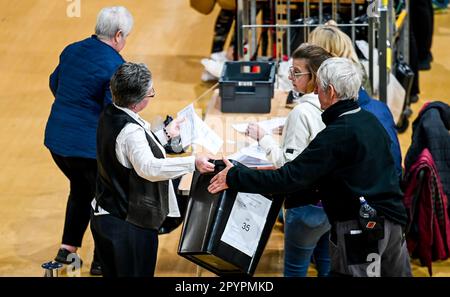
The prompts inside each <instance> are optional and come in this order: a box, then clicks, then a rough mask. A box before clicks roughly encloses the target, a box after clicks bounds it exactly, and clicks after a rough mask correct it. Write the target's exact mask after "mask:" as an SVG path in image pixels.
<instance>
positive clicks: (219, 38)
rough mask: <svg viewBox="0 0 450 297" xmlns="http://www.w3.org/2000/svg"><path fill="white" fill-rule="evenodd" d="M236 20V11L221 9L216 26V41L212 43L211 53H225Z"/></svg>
mask: <svg viewBox="0 0 450 297" xmlns="http://www.w3.org/2000/svg"><path fill="white" fill-rule="evenodd" d="M234 18H235V12H234V10H226V9H221V10H220V12H219V15H218V16H217V19H216V24H215V26H214V39H213V42H212V47H211V53H216V52H221V51H223V47H224V45H225V42H226V41H227V37H228V33H229V32H230V29H231V26H232V25H233V21H234Z"/></svg>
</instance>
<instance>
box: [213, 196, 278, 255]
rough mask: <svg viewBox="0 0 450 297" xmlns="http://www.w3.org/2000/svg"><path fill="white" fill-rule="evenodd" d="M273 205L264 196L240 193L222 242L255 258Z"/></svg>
mask: <svg viewBox="0 0 450 297" xmlns="http://www.w3.org/2000/svg"><path fill="white" fill-rule="evenodd" d="M271 205H272V201H271V200H269V199H267V198H266V197H264V196H262V195H259V194H250V193H238V194H237V196H236V200H235V201H234V204H233V208H232V209H231V213H230V217H229V218H228V221H227V224H226V226H225V230H224V231H223V234H222V237H221V238H220V240H221V241H223V242H225V243H227V244H229V245H231V246H232V247H234V248H236V249H237V250H239V251H241V252H243V253H245V254H246V255H248V256H250V257H253V255H254V254H255V252H256V248H257V247H258V244H259V241H260V239H261V234H262V231H263V229H264V226H265V224H266V220H267V215H268V214H269V210H270V206H271Z"/></svg>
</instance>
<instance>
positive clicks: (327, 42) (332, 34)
mask: <svg viewBox="0 0 450 297" xmlns="http://www.w3.org/2000/svg"><path fill="white" fill-rule="evenodd" d="M308 40H309V42H310V43H312V44H316V45H318V46H321V47H323V48H324V49H326V50H327V51H328V52H329V53H330V54H332V55H333V56H335V57H344V58H348V59H350V60H351V61H353V63H355V64H356V65H358V67H359V68H360V69H361V71H362V73H363V77H362V81H363V82H362V87H361V88H360V89H359V92H358V104H359V106H360V107H361V108H362V109H364V110H366V111H368V112H371V113H372V114H374V115H375V116H376V117H377V119H378V120H379V121H380V123H381V124H382V125H383V127H384V129H386V132H387V133H388V135H389V138H390V139H391V145H390V148H391V155H392V157H393V158H394V162H395V168H396V172H397V175H398V177H399V182H400V181H401V179H402V174H403V169H402V154H401V151H400V143H399V141H398V136H397V129H396V127H395V122H394V118H393V117H392V113H391V111H390V110H389V107H388V106H387V105H386V104H385V103H384V102H381V101H379V100H375V99H373V98H371V97H370V96H369V94H368V92H367V91H366V87H368V86H369V85H370V84H369V78H368V76H367V75H366V74H365V72H364V67H363V66H362V65H361V63H360V61H359V59H358V56H357V55H356V51H355V48H354V47H353V44H352V41H351V39H350V37H349V36H348V35H347V34H345V33H344V32H342V31H341V30H339V28H338V27H336V26H335V25H333V24H332V23H331V24H328V25H321V26H318V27H317V28H315V29H314V30H313V31H311V33H310V35H309V38H308Z"/></svg>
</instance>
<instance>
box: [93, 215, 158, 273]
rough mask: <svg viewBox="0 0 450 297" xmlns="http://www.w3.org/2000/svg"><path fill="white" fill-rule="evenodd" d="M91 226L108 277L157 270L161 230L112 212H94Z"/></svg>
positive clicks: (101, 262)
mask: <svg viewBox="0 0 450 297" xmlns="http://www.w3.org/2000/svg"><path fill="white" fill-rule="evenodd" d="M91 230H92V235H93V236H94V240H95V247H96V249H97V254H98V257H99V259H100V264H101V266H102V272H103V276H105V277H131V276H132V277H151V276H153V275H154V273H155V266H156V257H157V252H158V231H157V230H150V229H144V228H140V227H137V226H135V225H133V224H130V223H128V222H126V221H124V220H122V219H120V218H117V217H114V216H112V215H99V216H95V215H94V212H92V215H91Z"/></svg>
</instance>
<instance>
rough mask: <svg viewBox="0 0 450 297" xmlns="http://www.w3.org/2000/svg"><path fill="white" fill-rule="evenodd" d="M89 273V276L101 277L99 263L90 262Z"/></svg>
mask: <svg viewBox="0 0 450 297" xmlns="http://www.w3.org/2000/svg"><path fill="white" fill-rule="evenodd" d="M89 273H90V274H91V275H102V266H101V265H100V262H97V261H92V263H91V270H89Z"/></svg>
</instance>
